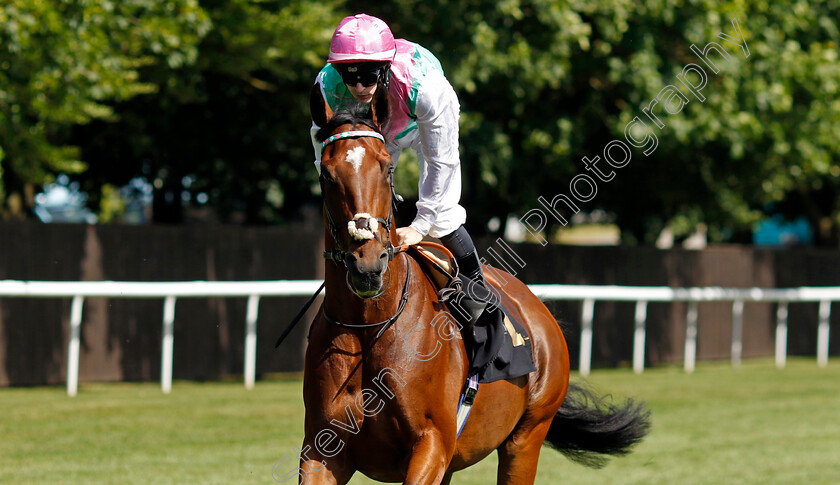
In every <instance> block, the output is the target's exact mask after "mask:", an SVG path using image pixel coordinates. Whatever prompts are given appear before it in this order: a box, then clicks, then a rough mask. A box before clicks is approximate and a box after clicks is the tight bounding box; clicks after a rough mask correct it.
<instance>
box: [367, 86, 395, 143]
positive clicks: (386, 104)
mask: <svg viewBox="0 0 840 485" xmlns="http://www.w3.org/2000/svg"><path fill="white" fill-rule="evenodd" d="M370 112H371V117H372V118H373V122H374V123H376V126H378V127H379V129H380V131H383V130H384V129H385V126H386V125H387V124H388V120H389V119H390V118H391V107H390V96H389V95H388V88H387V87H386V86H385V85H383V84H382V83H379V86H377V87H376V91H374V93H373V100H372V101H371V102H370Z"/></svg>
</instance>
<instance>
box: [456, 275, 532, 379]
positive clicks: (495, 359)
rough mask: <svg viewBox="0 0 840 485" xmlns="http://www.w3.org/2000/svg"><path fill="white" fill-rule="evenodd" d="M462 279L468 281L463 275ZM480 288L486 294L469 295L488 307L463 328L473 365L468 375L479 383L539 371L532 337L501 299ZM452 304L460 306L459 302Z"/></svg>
mask: <svg viewBox="0 0 840 485" xmlns="http://www.w3.org/2000/svg"><path fill="white" fill-rule="evenodd" d="M460 278H461V279H462V280H465V279H466V277H464V276H460ZM471 284H472V285H474V284H475V283H472V282H469V281H466V282H465V284H464V285H463V287H464V288H466V287H468V285H471ZM480 288H481V290H484V292H485V293H482V292H481V291H472V290H471V291H470V292H469V293H470V296H471V297H472V299H475V300H483V302H484V303H487V307H486V308H485V310H484V312H482V313H481V315H479V316H478V318H477V320H476V321H475V323H474V324H473V325H472V326H471V327H470V326H468V325H464V328H463V329H462V331H461V335H462V336H463V338H464V346H465V347H466V351H467V357H468V358H469V363H470V367H469V375H470V376H473V375H475V374H478V382H494V381H498V380H502V379H511V378H514V377H519V376H524V375H527V374H530V373H531V372H533V371H535V370H537V368H536V367H535V366H534V355H533V350H532V348H531V338H530V336H529V335H528V333H527V332H526V331H525V328H524V327H523V326H522V324H520V323H519V322H518V321H517V320H516V319H515V318H514V317H513V315H512V314H511V312H510V311H509V310H508V309H507V308H505V306H504V304H502V303H501V302H500V301H499V300H498V298H496V297H493V296H490V295H489V292H487V290H486V289H484V288H483V287H480ZM475 293H479V294H478V295H476V294H475ZM462 295H463V296H461V298H470V296H467V295H466V293H463V294H462ZM456 300H460V299H456ZM452 304H456V305H457V304H458V301H454V302H452ZM454 313H455V314H456V315H458V314H460V312H454ZM456 318H457V317H456Z"/></svg>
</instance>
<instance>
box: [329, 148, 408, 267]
mask: <svg viewBox="0 0 840 485" xmlns="http://www.w3.org/2000/svg"><path fill="white" fill-rule="evenodd" d="M362 137H371V138H377V139H379V140H381V141H382V143H385V137H383V136H382V135H381V134H380V133H377V132H375V131H345V132H342V133H338V134H335V135H332V136H331V137H329V138H327V139H326V140H324V141H323V142H322V143H321V152H323V151H324V149H325V148H326V147H327V145H329V144H330V143H333V142H336V141H338V140H343V139H346V138H362ZM318 181H319V182H320V184H321V193H322V194H323V193H324V176H323V175H321V177H319V179H318ZM388 183H389V184H390V185H391V203H390V204H388V217H387V219H383V218H381V217H371V218H370V219H371V220H375V221H377V222H378V223H379V224H381V225H382V226H383V227H384V228H385V233H386V234H388V236H389V237H388V240H387V243H386V242H383V241H382V239H380V237H379V231H375V232H374V238H375V239H376V241H377V242H379V244H381V245H382V246H384V247H385V250H386V251H387V252H388V262H391V261H393V260H394V255H395V254H396V253H398V252H400V250H399V249H398V248H397V247H395V246H394V244H393V243H392V242H391V239H390V235H391V226H392V225H393V224H394V212H395V211H396V210H397V205H398V204H399V203H400V202H402V201H403V198H402V197H401V196H400V195H399V194H397V192H396V189H395V188H394V165H393V164H392V165H391V166H390V167H388ZM324 213H325V214H327V225H328V226H329V228H330V234H331V235H332V238H333V241H335V245H336V247H335V248H333V249H330V250H329V251H324V259H326V260H329V261H332V262H334V263H336V264H343V265H344V266H345V268H346V267H347V259H346V257H347V254H348V251H345V250H344V249H342V248H341V243H339V239H338V225H337V224H336V223H335V221H334V220H333V217H332V214H330V209H329V207H327V203H326V200H325V201H324ZM347 222H350V221H347ZM347 222H345V223H344V224H343V225H342V227H344V226H346V225H347Z"/></svg>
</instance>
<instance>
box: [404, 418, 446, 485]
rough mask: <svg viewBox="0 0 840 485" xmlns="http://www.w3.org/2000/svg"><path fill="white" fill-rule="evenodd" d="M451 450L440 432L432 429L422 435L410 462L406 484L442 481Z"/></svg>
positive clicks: (431, 484) (413, 484) (432, 483)
mask: <svg viewBox="0 0 840 485" xmlns="http://www.w3.org/2000/svg"><path fill="white" fill-rule="evenodd" d="M450 448H451V447H450ZM451 458H452V452H451V450H449V451H448V450H447V447H446V445H445V444H444V442H443V438H442V437H441V435H440V432H439V431H437V430H434V429H430V430H428V431H426V432H425V433H423V435H422V436H420V439H419V440H418V441H417V443H415V445H414V449H413V450H412V454H411V460H409V462H408V473H406V476H405V482H403V483H404V484H405V485H438V484H440V483H442V481H443V478H444V475H445V474H446V468H447V467H448V466H449V460H450V459H451Z"/></svg>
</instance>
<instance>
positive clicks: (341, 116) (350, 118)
mask: <svg viewBox="0 0 840 485" xmlns="http://www.w3.org/2000/svg"><path fill="white" fill-rule="evenodd" d="M347 124H352V125H353V128H355V127H356V126H357V125H360V124H361V125H365V126H367V127H369V128H371V129H372V130H374V131H376V132H377V133H379V134H382V132H381V131H380V130H379V128H377V126H376V124H375V123H374V122H373V120H372V119H371V117H370V105H367V104H362V103H356V102H354V103H349V104H346V105H343V106H341V107H340V108H339V109H338V110H336V112H335V114H334V115H333V117H332V118H331V119H330V121H328V122H327V124H326V125H325V126H322V127H321V129H320V130H318V133H317V134H316V135H315V139H316V140H318V141H320V142H323V141H324V140H326V139H327V138H329V137H330V135H332V134H333V132H334V131H335V130H336V129H338V127H339V126H341V125H347Z"/></svg>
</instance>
